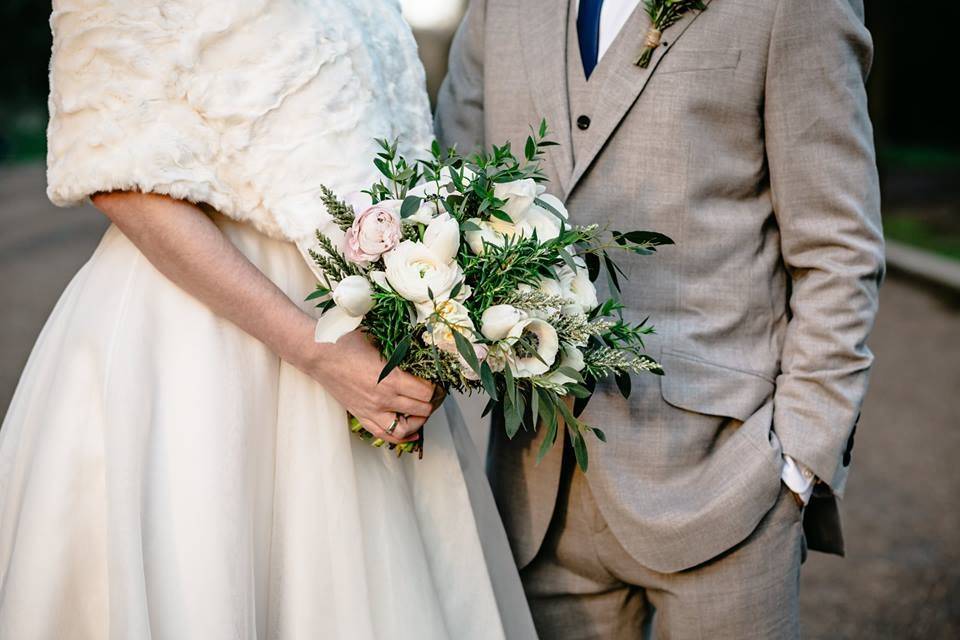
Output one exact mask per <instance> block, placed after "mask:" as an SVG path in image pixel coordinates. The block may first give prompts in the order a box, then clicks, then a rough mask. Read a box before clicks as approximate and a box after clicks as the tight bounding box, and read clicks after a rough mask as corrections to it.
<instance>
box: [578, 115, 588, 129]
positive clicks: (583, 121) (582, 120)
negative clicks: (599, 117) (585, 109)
mask: <svg viewBox="0 0 960 640" xmlns="http://www.w3.org/2000/svg"><path fill="white" fill-rule="evenodd" d="M577 128H578V129H580V130H581V131H586V130H587V129H589V128H590V118H589V117H587V116H580V117H579V118H577Z"/></svg>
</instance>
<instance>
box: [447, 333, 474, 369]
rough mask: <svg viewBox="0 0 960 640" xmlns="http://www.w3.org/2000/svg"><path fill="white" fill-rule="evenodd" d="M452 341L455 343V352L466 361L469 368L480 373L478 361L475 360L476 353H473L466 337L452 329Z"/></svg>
mask: <svg viewBox="0 0 960 640" xmlns="http://www.w3.org/2000/svg"><path fill="white" fill-rule="evenodd" d="M452 332H453V340H454V342H456V343H457V351H459V352H460V355H461V356H462V357H463V359H464V360H466V362H467V364H468V365H470V368H471V369H473V370H474V371H475V372H476V373H478V374H479V373H480V361H479V360H478V359H477V352H476V351H474V349H473V345H472V344H470V341H469V340H467V338H466V336H464V335H463V334H462V333H460V332H459V331H457V330H456V329H452Z"/></svg>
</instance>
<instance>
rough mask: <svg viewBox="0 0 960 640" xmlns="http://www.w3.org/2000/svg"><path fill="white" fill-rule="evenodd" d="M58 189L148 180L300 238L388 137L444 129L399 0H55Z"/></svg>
mask: <svg viewBox="0 0 960 640" xmlns="http://www.w3.org/2000/svg"><path fill="white" fill-rule="evenodd" d="M53 7H54V11H53V16H52V18H51V24H52V27H53V31H54V47H53V58H52V61H51V72H50V85H51V87H50V126H49V130H48V139H49V153H48V183H49V187H48V195H49V197H50V199H51V200H52V201H53V202H54V203H55V204H57V205H61V206H65V205H73V204H77V203H78V202H81V201H83V200H84V199H85V198H86V197H88V196H90V195H92V194H93V193H96V192H99V191H109V190H139V191H144V192H153V193H161V194H167V195H170V196H173V197H175V198H180V199H185V200H189V201H192V202H197V203H207V204H209V205H211V206H213V207H214V208H216V209H218V210H219V211H221V212H222V213H224V214H226V215H228V216H230V217H232V218H234V219H237V220H241V221H247V222H249V223H251V224H253V225H255V226H256V227H257V228H258V229H260V230H261V231H263V232H264V233H267V234H269V235H272V236H274V237H280V238H285V239H288V240H292V241H296V242H300V241H303V240H306V239H308V238H309V237H310V236H312V234H313V231H314V229H316V228H318V227H320V226H322V225H323V223H324V222H325V214H324V211H323V207H322V205H321V204H320V203H319V201H318V199H317V193H318V188H319V186H320V184H325V185H327V186H329V187H331V188H333V189H335V190H337V191H339V192H341V193H344V192H348V191H353V190H356V189H358V188H361V187H366V186H368V185H369V183H370V182H371V179H372V178H373V173H372V162H371V161H372V159H373V156H374V154H375V148H374V142H373V139H374V138H375V137H386V138H392V137H396V136H399V137H400V138H401V143H402V147H403V148H404V151H405V152H407V153H411V150H412V149H413V148H420V149H423V148H426V147H427V146H428V145H429V143H430V139H431V136H432V133H431V129H432V127H431V119H430V114H429V105H428V101H427V96H426V94H425V89H424V74H423V68H422V66H421V64H420V61H419V59H418V57H417V52H416V45H415V43H414V40H413V37H412V35H411V33H410V29H409V27H408V26H407V25H406V23H405V22H404V21H403V18H402V17H401V14H400V9H399V6H398V4H397V1H396V0H243V1H242V2H239V1H236V0H54V3H53Z"/></svg>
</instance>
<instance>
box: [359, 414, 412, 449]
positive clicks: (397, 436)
mask: <svg viewBox="0 0 960 640" xmlns="http://www.w3.org/2000/svg"><path fill="white" fill-rule="evenodd" d="M394 421H396V427H394V426H393V424H394ZM364 426H365V427H366V428H367V431H369V432H370V433H372V434H373V435H374V436H376V437H377V438H380V439H381V440H385V441H386V442H390V443H393V444H403V443H405V442H412V441H414V440H416V439H417V431H419V427H417V426H414V424H412V423H411V422H410V421H409V420H408V419H407V418H406V417H404V416H403V415H397V414H395V413H382V414H379V415H378V416H377V417H376V419H375V420H374V421H372V424H370V426H369V427H367V426H366V425H364ZM391 429H392V431H393V432H392V433H391Z"/></svg>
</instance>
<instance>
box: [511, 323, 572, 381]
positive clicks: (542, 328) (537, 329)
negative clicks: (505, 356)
mask: <svg viewBox="0 0 960 640" xmlns="http://www.w3.org/2000/svg"><path fill="white" fill-rule="evenodd" d="M508 338H510V339H511V342H512V343H513V344H514V347H513V350H514V353H513V357H512V358H511V360H510V369H511V370H512V371H513V375H514V376H516V377H517V378H530V377H533V376H542V375H543V374H545V373H546V372H547V371H549V370H550V367H552V366H553V363H554V362H555V361H556V359H557V352H558V351H559V350H560V338H559V337H558V336H557V330H556V329H554V328H553V327H552V326H551V325H550V324H549V323H548V322H547V321H545V320H541V319H539V318H528V319H526V320H523V321H522V322H519V323H517V324H516V325H514V327H513V329H511V330H510V334H509V336H508ZM521 338H523V339H524V340H525V341H527V342H529V343H531V346H532V347H533V348H534V349H535V351H536V355H534V354H533V353H525V348H524V347H522V346H521V345H519V344H517V342H519V340H520V339H521ZM518 349H519V353H518V352H517V351H518Z"/></svg>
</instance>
